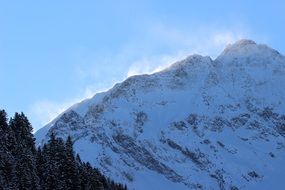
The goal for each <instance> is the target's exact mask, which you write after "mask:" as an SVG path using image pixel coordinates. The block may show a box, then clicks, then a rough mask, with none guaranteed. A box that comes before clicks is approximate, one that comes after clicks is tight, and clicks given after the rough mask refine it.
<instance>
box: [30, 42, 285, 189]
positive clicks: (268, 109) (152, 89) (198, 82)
mask: <svg viewBox="0 0 285 190" xmlns="http://www.w3.org/2000/svg"><path fill="white" fill-rule="evenodd" d="M284 81H285V59H284V57H283V56H282V55H281V54H279V53H278V52H277V51H276V50H273V49H271V48H269V47H267V46H266V45H259V44H256V43H255V42H253V41H251V40H241V41H239V42H237V43H235V44H232V45H230V46H228V47H227V48H226V49H225V50H224V51H223V53H222V54H221V55H220V56H219V57H218V58H217V59H216V60H212V59H211V58H210V57H207V56H206V57H204V56H201V55H192V56H189V57H187V58H186V59H184V60H181V61H178V62H176V63H174V64H173V65H171V66H170V67H168V68H167V69H165V70H163V71H160V72H157V73H154V74H150V75H137V76H132V77H129V78H128V79H126V80H125V81H123V82H121V83H118V84H116V85H115V86H114V87H113V88H111V89H110V90H108V91H107V92H104V93H100V94H96V95H95V96H94V97H93V98H91V99H89V100H85V101H83V102H81V103H78V104H76V105H74V106H72V107H71V108H69V109H68V110H66V111H65V113H63V114H61V115H60V116H58V117H57V118H56V119H55V120H54V121H52V122H51V123H50V124H48V125H47V126H46V127H44V128H43V129H41V130H39V131H38V132H37V133H36V137H37V141H38V142H46V141H47V140H48V135H47V134H49V133H51V132H54V134H56V135H57V136H60V137H63V138H66V137H67V135H71V137H72V138H73V139H75V143H74V146H75V150H76V152H77V153H79V154H80V155H81V157H82V158H83V160H84V161H89V162H90V163H92V164H93V165H94V166H95V167H98V168H99V169H100V170H101V171H103V173H104V174H105V175H107V176H110V177H112V178H114V179H116V181H120V182H122V183H127V184H128V186H129V188H130V189H134V190H144V189H164V190H170V189H181V190H186V189H197V190H201V189H203V190H208V189H209V190H210V189H221V190H223V189H269V188H270V187H271V188H273V189H278V188H277V187H278V186H279V185H280V184H282V185H283V186H284V185H285V182H284V180H283V179H281V178H282V177H280V176H284V175H285V172H284V171H285V168H284V166H285V160H284V157H285V114H284V110H285V104H284V97H285V83H284ZM261 147H262V148H261ZM253 158H254V159H253ZM257 159H258V160H259V162H256V160H257ZM269 166H270V167H269ZM276 184H277V185H276ZM279 187H280V186H279Z"/></svg>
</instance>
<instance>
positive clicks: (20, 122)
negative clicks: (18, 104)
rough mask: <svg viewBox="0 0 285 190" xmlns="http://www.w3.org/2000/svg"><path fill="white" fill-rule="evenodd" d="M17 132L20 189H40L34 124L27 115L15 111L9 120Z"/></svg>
mask: <svg viewBox="0 0 285 190" xmlns="http://www.w3.org/2000/svg"><path fill="white" fill-rule="evenodd" d="M9 125H10V127H11V128H12V130H13V132H14V134H15V140H16V142H17V144H16V147H15V151H14V152H13V154H14V157H15V164H16V166H15V173H16V178H17V188H18V189H39V188H40V186H39V178H38V176H37V168H36V158H35V155H36V149H35V139H34V136H33V134H32V130H33V128H32V126H31V124H30V122H29V121H28V119H27V117H26V116H25V115H24V114H23V113H21V114H19V113H15V116H14V118H12V119H11V120H10V122H9Z"/></svg>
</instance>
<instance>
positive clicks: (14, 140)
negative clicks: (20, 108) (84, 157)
mask: <svg viewBox="0 0 285 190" xmlns="http://www.w3.org/2000/svg"><path fill="white" fill-rule="evenodd" d="M32 130H33V129H32V126H31V124H30V123H29V121H28V119H27V117H26V116H25V115H24V114H23V113H20V114H19V113H15V116H14V117H13V118H11V119H10V121H9V124H8V123H7V115H6V112H5V111H4V110H0V190H2V189H5V190H17V189H19V190H22V189H23V190H26V189H31V190H34V189H35V190H50V189H51V190H57V189H58V190H59V189H60V190H65V189H66V190H77V189H78V190H127V187H126V185H122V184H120V183H115V182H114V181H113V180H110V179H108V178H106V177H105V176H104V175H103V174H101V173H100V171H99V170H98V169H95V168H93V167H92V166H91V165H90V164H89V163H85V162H82V161H81V159H80V156H79V155H76V156H75V154H74V150H73V142H72V139H71V137H68V138H67V140H66V142H65V141H64V140H63V139H61V138H57V137H56V136H55V135H54V134H53V133H51V135H50V138H49V141H48V143H47V144H45V145H43V146H42V147H38V149H36V146H35V139H34V136H33V134H32Z"/></svg>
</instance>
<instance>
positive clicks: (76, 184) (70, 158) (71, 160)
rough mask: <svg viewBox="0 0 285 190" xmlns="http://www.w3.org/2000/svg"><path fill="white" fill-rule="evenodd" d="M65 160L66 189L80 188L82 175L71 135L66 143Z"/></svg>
mask: <svg viewBox="0 0 285 190" xmlns="http://www.w3.org/2000/svg"><path fill="white" fill-rule="evenodd" d="M65 156H66V158H65V160H64V161H65V162H64V165H65V166H64V172H65V181H66V189H70V190H72V189H79V188H80V177H79V170H78V167H77V163H76V160H75V156H74V152H73V142H72V140H71V137H70V136H68V138H67V140H66V143H65Z"/></svg>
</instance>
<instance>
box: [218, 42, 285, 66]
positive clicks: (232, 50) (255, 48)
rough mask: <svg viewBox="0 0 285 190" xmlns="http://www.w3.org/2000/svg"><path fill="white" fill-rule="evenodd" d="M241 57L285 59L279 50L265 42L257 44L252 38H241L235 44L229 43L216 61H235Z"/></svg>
mask: <svg viewBox="0 0 285 190" xmlns="http://www.w3.org/2000/svg"><path fill="white" fill-rule="evenodd" d="M237 59H240V60H241V61H244V59H248V60H249V61H252V60H257V61H260V60H265V61H267V62H272V61H274V60H276V59H278V60H280V59H283V60H284V59H285V58H284V56H282V55H281V54H280V53H279V52H278V51H276V50H274V49H272V48H270V47H268V46H267V45H264V44H257V43H255V42H254V41H252V40H240V41H238V42H236V43H234V44H230V45H228V46H227V47H226V48H225V49H224V51H223V52H222V53H221V55H220V56H218V58H217V59H216V61H221V62H223V61H226V62H229V61H233V60H237Z"/></svg>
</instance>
